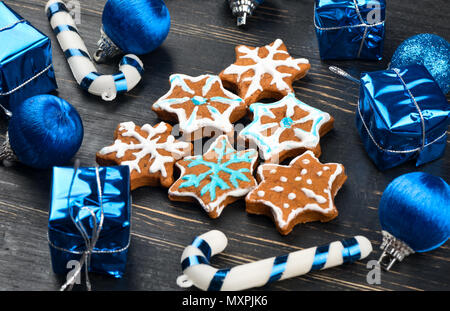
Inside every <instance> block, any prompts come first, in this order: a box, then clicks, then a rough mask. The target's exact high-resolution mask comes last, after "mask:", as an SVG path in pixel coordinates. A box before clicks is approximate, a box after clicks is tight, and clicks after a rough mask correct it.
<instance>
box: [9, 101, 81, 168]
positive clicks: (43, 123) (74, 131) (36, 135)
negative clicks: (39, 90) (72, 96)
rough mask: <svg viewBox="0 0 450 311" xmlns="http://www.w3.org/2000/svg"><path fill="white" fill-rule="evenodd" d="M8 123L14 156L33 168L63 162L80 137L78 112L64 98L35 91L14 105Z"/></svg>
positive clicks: (74, 149)
mask: <svg viewBox="0 0 450 311" xmlns="http://www.w3.org/2000/svg"><path fill="white" fill-rule="evenodd" d="M12 113H13V114H12V117H11V120H10V122H9V126H8V136H9V143H10V145H11V149H12V150H13V151H14V154H15V155H16V157H17V158H18V160H19V161H20V162H21V163H23V164H25V165H28V166H31V167H33V168H37V169H46V168H50V167H52V166H56V165H65V164H67V162H68V161H70V159H72V157H73V156H74V155H75V154H76V153H77V151H78V149H79V148H80V146H81V143H82V141H83V132H84V131H83V123H82V121H81V118H80V115H79V114H78V112H77V111H76V110H75V108H74V107H73V106H71V105H70V104H69V103H68V102H67V101H65V100H63V99H61V98H59V97H56V96H53V95H37V96H34V97H31V98H29V99H27V100H25V101H23V102H22V103H21V104H19V105H17V106H16V107H15V108H14V110H13V112H12Z"/></svg>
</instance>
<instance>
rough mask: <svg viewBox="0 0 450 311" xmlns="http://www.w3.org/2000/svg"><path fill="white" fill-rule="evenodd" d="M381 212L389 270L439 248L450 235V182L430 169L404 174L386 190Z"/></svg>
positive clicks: (380, 208) (381, 203)
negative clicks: (407, 258)
mask: <svg viewBox="0 0 450 311" xmlns="http://www.w3.org/2000/svg"><path fill="white" fill-rule="evenodd" d="M378 212H379V217H380V224H381V228H382V230H383V231H382V233H383V243H382V245H381V249H383V254H382V258H384V257H388V258H389V259H390V260H389V262H388V264H387V265H386V267H385V268H387V270H389V269H390V267H391V266H392V265H393V263H394V262H395V261H402V260H403V258H404V257H406V256H408V255H409V254H412V253H414V252H419V253H421V252H428V251H431V250H433V249H436V248H438V247H439V246H441V245H442V244H444V243H445V242H446V241H447V239H448V238H449V237H450V186H449V185H448V184H447V183H446V182H445V181H444V180H443V179H442V178H439V177H436V176H433V175H430V174H428V173H422V172H414V173H408V174H404V175H402V176H400V177H397V178H396V179H394V180H393V181H392V182H391V183H390V184H389V185H388V187H387V188H386V190H385V191H384V192H383V195H382V197H381V201H380V206H379V209H378ZM380 260H381V259H380ZM380 262H381V261H380Z"/></svg>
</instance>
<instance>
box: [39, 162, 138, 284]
mask: <svg viewBox="0 0 450 311" xmlns="http://www.w3.org/2000/svg"><path fill="white" fill-rule="evenodd" d="M130 209H131V196H130V171H129V168H128V166H115V167H80V168H71V167H54V168H53V183H52V193H51V204H50V212H49V222H48V240H49V245H50V253H51V258H52V266H53V270H54V272H55V273H58V274H67V273H68V272H69V271H71V269H73V268H78V270H81V269H85V270H86V272H89V271H91V272H97V273H104V274H109V275H112V276H114V277H117V278H119V277H121V276H122V275H123V273H124V271H125V266H126V261H127V253H128V246H129V244H130V214H131V211H130ZM78 272H79V271H78Z"/></svg>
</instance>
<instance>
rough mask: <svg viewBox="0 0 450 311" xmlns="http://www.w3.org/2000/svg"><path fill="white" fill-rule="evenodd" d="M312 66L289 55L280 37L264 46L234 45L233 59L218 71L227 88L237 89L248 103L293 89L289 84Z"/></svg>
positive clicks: (276, 96)
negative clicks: (232, 62)
mask: <svg viewBox="0 0 450 311" xmlns="http://www.w3.org/2000/svg"><path fill="white" fill-rule="evenodd" d="M310 67H311V65H310V64H309V61H308V60H307V59H305V58H299V59H294V58H292V57H291V56H290V55H289V53H288V51H287V49H286V46H285V45H284V43H283V41H282V40H281V39H277V40H275V42H273V43H271V44H269V45H266V46H263V47H259V48H256V47H248V46H245V45H240V46H237V47H236V62H235V63H234V64H232V65H230V66H229V67H228V68H226V69H225V70H224V71H222V72H221V73H220V75H219V76H220V78H221V79H222V82H223V84H224V86H225V87H226V88H230V89H233V90H236V92H237V94H238V95H239V96H240V97H241V98H243V99H244V100H245V102H246V104H247V105H250V104H252V103H254V102H257V101H259V100H261V99H263V98H278V99H281V98H282V97H283V96H286V95H287V94H289V93H291V92H293V91H294V89H293V88H292V83H293V82H294V81H295V80H298V79H300V78H303V77H304V76H305V75H306V73H307V72H308V70H309V68H310Z"/></svg>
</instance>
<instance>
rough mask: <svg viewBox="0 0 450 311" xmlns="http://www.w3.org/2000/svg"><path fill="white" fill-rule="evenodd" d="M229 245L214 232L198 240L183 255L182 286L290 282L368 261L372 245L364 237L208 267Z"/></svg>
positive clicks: (226, 287) (227, 286)
mask: <svg viewBox="0 0 450 311" xmlns="http://www.w3.org/2000/svg"><path fill="white" fill-rule="evenodd" d="M226 246H227V238H226V236H225V234H223V233H222V232H221V231H218V230H212V231H209V232H207V233H205V234H202V235H200V236H198V237H197V238H195V240H194V241H193V242H192V244H191V245H189V246H187V247H186V248H185V250H184V252H183V254H182V256H181V268H182V270H183V274H182V275H181V276H179V277H178V279H177V284H178V286H180V287H190V286H192V285H195V286H196V287H198V288H199V289H202V290H208V291H219V290H221V291H237V290H245V289H249V288H253V287H260V286H264V285H266V284H269V283H272V282H275V281H278V280H284V279H289V278H292V277H295V276H300V275H303V274H306V273H308V272H310V271H313V270H323V269H328V268H331V267H336V266H339V265H341V264H344V263H351V262H355V261H357V260H360V259H363V258H366V257H367V256H368V255H369V254H370V253H371V252H372V244H371V243H370V241H369V240H368V239H367V238H365V237H363V236H355V237H354V238H351V239H347V240H343V241H340V242H339V241H337V242H332V243H330V244H328V245H324V246H319V247H311V248H308V249H304V250H300V251H296V252H293V253H290V254H288V255H284V256H278V257H272V258H268V259H264V260H260V261H256V262H252V263H248V264H244V265H240V266H236V267H233V268H231V269H216V268H214V267H211V266H210V265H209V261H210V259H211V257H212V256H214V255H216V254H218V253H220V252H222V251H223V250H224V249H225V247H226Z"/></svg>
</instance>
